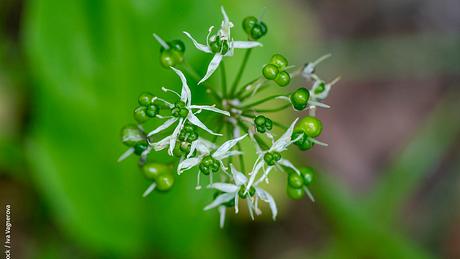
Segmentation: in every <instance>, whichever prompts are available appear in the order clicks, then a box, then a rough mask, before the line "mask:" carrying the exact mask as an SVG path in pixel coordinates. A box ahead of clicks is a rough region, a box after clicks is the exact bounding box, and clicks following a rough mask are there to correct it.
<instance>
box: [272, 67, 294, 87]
mask: <svg viewBox="0 0 460 259" xmlns="http://www.w3.org/2000/svg"><path fill="white" fill-rule="evenodd" d="M275 82H276V84H277V85H279V86H281V87H284V86H287V85H288V84H289V82H291V76H290V75H289V73H288V72H286V71H282V72H279V73H278V76H277V77H276V78H275Z"/></svg>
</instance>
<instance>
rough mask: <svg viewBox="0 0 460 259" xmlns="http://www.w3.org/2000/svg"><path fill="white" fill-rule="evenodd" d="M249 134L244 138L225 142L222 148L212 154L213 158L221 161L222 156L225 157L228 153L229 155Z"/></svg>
mask: <svg viewBox="0 0 460 259" xmlns="http://www.w3.org/2000/svg"><path fill="white" fill-rule="evenodd" d="M247 135H248V134H244V135H243V136H241V137H239V138H235V139H231V140H228V141H226V142H224V143H223V144H222V146H220V147H219V148H218V149H217V150H216V152H214V153H213V154H212V156H213V157H214V158H215V159H219V160H221V159H222V158H221V157H222V156H223V155H225V154H226V153H228V152H229V151H230V149H232V148H233V147H234V146H235V145H236V144H237V143H238V142H239V141H241V140H242V139H244V138H245V137H246V136H247Z"/></svg>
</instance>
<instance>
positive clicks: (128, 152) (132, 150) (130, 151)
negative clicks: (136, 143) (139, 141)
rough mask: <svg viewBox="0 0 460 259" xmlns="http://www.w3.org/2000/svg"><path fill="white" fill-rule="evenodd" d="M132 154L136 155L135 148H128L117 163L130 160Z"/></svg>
mask: <svg viewBox="0 0 460 259" xmlns="http://www.w3.org/2000/svg"><path fill="white" fill-rule="evenodd" d="M132 153H134V148H133V147H132V148H128V150H126V151H125V152H124V153H123V154H122V155H121V156H120V157H119V158H118V160H117V162H121V161H123V160H125V159H126V158H128V157H129V156H130V155H131V154H132Z"/></svg>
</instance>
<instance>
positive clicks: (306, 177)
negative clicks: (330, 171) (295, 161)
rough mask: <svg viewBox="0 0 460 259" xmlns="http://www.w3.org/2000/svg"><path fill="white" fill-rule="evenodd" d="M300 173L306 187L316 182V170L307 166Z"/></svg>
mask: <svg viewBox="0 0 460 259" xmlns="http://www.w3.org/2000/svg"><path fill="white" fill-rule="evenodd" d="M299 171H300V173H301V174H302V178H303V184H304V185H305V186H310V185H311V183H313V181H314V180H315V170H314V169H313V168H312V167H309V166H307V167H303V168H300V170H299Z"/></svg>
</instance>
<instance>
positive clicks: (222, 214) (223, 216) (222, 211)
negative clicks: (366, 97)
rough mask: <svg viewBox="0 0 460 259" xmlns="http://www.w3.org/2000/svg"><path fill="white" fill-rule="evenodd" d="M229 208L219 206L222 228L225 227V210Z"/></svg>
mask: <svg viewBox="0 0 460 259" xmlns="http://www.w3.org/2000/svg"><path fill="white" fill-rule="evenodd" d="M226 210H227V208H226V207H225V206H219V216H220V217H219V225H220V228H223V227H224V224H225V211H226Z"/></svg>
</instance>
